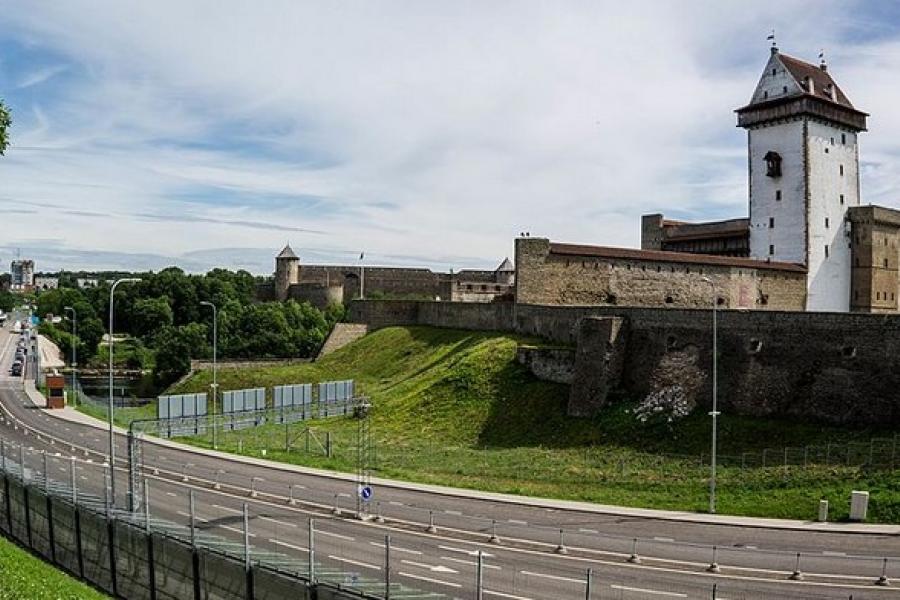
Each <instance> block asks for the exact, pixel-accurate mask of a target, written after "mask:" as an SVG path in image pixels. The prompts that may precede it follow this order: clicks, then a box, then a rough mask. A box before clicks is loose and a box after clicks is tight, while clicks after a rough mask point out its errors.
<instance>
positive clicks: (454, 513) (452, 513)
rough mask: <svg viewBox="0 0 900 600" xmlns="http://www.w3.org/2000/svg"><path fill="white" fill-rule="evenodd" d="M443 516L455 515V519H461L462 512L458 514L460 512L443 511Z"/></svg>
mask: <svg viewBox="0 0 900 600" xmlns="http://www.w3.org/2000/svg"><path fill="white" fill-rule="evenodd" d="M444 514H447V515H456V516H457V517H461V516H462V512H460V511H458V510H445V511H444Z"/></svg>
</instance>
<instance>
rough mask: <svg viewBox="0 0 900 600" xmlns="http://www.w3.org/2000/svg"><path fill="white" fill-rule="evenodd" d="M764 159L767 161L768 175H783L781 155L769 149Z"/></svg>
mask: <svg viewBox="0 0 900 600" xmlns="http://www.w3.org/2000/svg"><path fill="white" fill-rule="evenodd" d="M763 159H764V160H765V161H766V176H768V177H781V155H780V154H778V153H777V152H774V151H772V150H769V151H768V152H766V155H765V156H764V157H763Z"/></svg>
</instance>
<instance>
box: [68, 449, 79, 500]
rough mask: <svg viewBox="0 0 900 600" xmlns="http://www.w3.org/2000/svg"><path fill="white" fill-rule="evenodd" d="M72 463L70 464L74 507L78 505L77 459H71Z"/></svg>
mask: <svg viewBox="0 0 900 600" xmlns="http://www.w3.org/2000/svg"><path fill="white" fill-rule="evenodd" d="M70 461H71V462H70V463H69V478H70V480H71V484H72V505H73V506H74V505H75V504H77V503H78V481H77V478H76V476H75V457H74V456H73V457H72V458H71V459H70Z"/></svg>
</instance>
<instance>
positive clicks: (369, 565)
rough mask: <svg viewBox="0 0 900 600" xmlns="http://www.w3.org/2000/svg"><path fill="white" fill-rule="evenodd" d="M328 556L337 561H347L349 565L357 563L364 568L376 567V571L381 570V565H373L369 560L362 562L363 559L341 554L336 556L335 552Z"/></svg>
mask: <svg viewBox="0 0 900 600" xmlns="http://www.w3.org/2000/svg"><path fill="white" fill-rule="evenodd" d="M328 558H330V559H331V560H337V561H340V562H345V563H347V564H349V565H356V566H357V567H362V568H364V569H375V570H376V571H380V570H381V567H379V566H378V565H371V564H369V563H367V562H362V561H359V560H351V559H349V558H343V557H340V556H335V555H334V554H329V555H328Z"/></svg>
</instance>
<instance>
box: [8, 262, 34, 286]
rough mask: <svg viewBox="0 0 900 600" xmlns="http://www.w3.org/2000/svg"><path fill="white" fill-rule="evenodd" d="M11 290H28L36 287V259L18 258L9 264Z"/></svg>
mask: <svg viewBox="0 0 900 600" xmlns="http://www.w3.org/2000/svg"><path fill="white" fill-rule="evenodd" d="M9 274H10V284H9V287H10V289H11V290H14V291H20V292H27V291H30V290H31V289H32V288H33V287H34V261H33V260H28V259H16V260H14V261H12V263H10V265H9Z"/></svg>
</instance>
